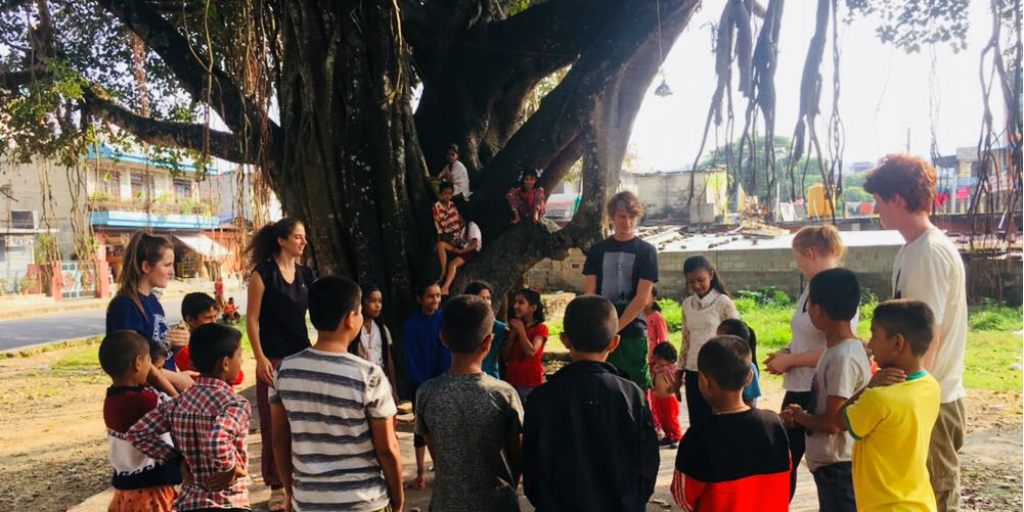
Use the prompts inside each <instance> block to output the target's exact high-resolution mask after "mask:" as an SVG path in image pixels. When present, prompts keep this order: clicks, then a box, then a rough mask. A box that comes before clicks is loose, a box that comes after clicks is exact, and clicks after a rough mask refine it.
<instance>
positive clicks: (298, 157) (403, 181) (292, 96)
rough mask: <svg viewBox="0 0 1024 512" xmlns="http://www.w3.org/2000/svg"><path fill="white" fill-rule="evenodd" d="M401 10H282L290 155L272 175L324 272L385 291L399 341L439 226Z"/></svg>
mask: <svg viewBox="0 0 1024 512" xmlns="http://www.w3.org/2000/svg"><path fill="white" fill-rule="evenodd" d="M393 5H394V4H391V3H388V2H380V3H372V4H367V3H362V4H357V3H353V2H338V3H337V4H331V3H322V2H315V1H309V0H307V1H300V0H290V1H289V2H287V3H286V4H285V6H286V7H285V10H284V12H283V13H282V24H281V38H282V46H283V51H284V56H285V58H284V59H283V67H282V77H281V83H280V89H279V100H280V107H281V127H282V130H281V131H282V133H283V137H284V143H283V147H284V151H283V157H282V165H281V168H280V169H277V170H275V172H274V173H273V176H272V179H273V186H274V189H275V190H276V191H277V193H278V195H279V196H280V199H281V204H282V205H285V207H286V213H287V214H289V215H292V216H295V217H297V218H299V219H301V220H303V221H304V223H305V225H306V230H307V234H308V237H309V242H310V246H309V247H310V252H311V256H312V257H313V259H314V264H315V267H316V268H317V270H318V272H319V273H320V274H321V275H325V274H339V275H346V276H350V277H352V278H354V279H357V280H358V281H359V282H360V283H362V284H368V283H375V284H377V285H378V286H380V287H381V289H382V290H383V291H384V299H385V309H384V316H385V318H386V319H387V323H388V324H389V327H390V328H391V331H392V332H393V333H396V335H397V334H398V333H400V332H401V329H400V326H401V320H402V319H404V318H405V317H406V316H407V315H408V314H409V313H410V311H411V309H412V307H413V304H414V303H413V292H412V289H413V284H414V283H415V282H416V281H417V280H419V279H423V278H424V277H428V276H427V273H429V272H430V271H431V270H430V269H431V266H430V263H431V262H430V261H429V260H425V258H424V255H426V254H430V244H431V243H432V240H433V226H432V224H431V220H430V218H429V214H427V216H426V217H425V216H424V214H425V212H429V211H430V208H429V199H428V197H427V186H426V182H425V180H424V176H425V167H424V162H423V156H422V154H421V153H420V149H419V144H418V142H417V139H416V131H415V129H414V128H413V118H412V112H411V110H410V107H409V104H410V103H409V98H408V97H407V96H406V95H407V94H408V91H409V87H408V78H409V73H408V66H407V63H406V57H407V54H406V48H405V47H404V44H403V42H402V39H401V37H398V36H397V34H396V32H395V31H396V30H397V27H398V25H399V24H398V18H397V13H396V10H395V8H394V7H393ZM399 343H400V341H399ZM399 348H400V345H399ZM399 359H402V358H399Z"/></svg>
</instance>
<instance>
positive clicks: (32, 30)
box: [0, 0, 1020, 316]
mask: <svg viewBox="0 0 1024 512" xmlns="http://www.w3.org/2000/svg"><path fill="white" fill-rule="evenodd" d="M1016 3H1019V2H1010V1H1005V2H1004V1H1000V0H993V2H992V5H993V7H995V8H996V9H997V11H998V12H999V14H998V15H997V16H996V17H995V19H996V21H997V25H998V24H999V20H1003V21H1002V23H1004V24H1006V25H1007V26H1012V24H1013V23H1014V16H1015V15H1016V14H1015V13H1014V11H1019V9H1013V7H1014V5H1016ZM701 4H702V2H700V1H699V0H319V1H318V0H0V138H2V139H3V143H2V144H0V153H4V154H7V155H8V156H17V157H19V158H22V159H26V158H29V157H32V156H34V155H35V156H42V157H45V158H50V159H55V160H58V161H61V162H63V163H65V164H67V165H73V164H74V163H75V162H77V161H78V159H80V158H81V156H82V155H83V154H85V151H86V150H87V148H88V147H89V146H90V145H91V144H94V143H96V141H97V140H98V139H104V140H110V139H120V138H126V137H127V138H130V139H132V140H135V141H137V142H141V143H145V144H149V145H152V146H154V147H163V148H179V149H180V150H183V151H185V152H187V153H189V154H190V155H191V156H192V157H194V158H198V159H199V160H200V161H202V160H203V159H207V158H210V157H216V158H221V159H224V160H228V161H231V162H236V163H240V164H246V165H248V166H250V167H251V168H252V169H255V174H256V178H257V179H256V181H257V182H258V183H264V184H266V185H267V186H268V187H269V189H272V190H273V191H274V192H275V193H276V195H277V196H278V197H279V198H280V201H281V204H282V206H283V208H284V211H285V213H286V214H288V215H291V216H295V217H297V218H299V219H301V220H303V221H305V223H306V226H307V230H308V233H309V238H310V242H311V244H310V250H311V253H312V254H311V256H312V258H313V263H314V265H315V266H316V267H317V268H318V270H319V272H321V273H340V274H345V275H349V276H352V277H354V278H356V279H358V280H360V281H363V282H374V283H378V284H380V285H381V286H382V288H383V289H384V290H385V294H386V297H387V299H386V300H387V301H388V307H389V308H390V309H391V311H394V312H402V311H407V310H408V307H409V306H410V303H409V302H410V300H411V297H412V294H411V292H410V289H411V287H412V284H413V283H414V282H415V281H417V280H419V279H422V278H425V277H431V274H435V273H436V272H437V269H436V267H435V265H436V264H435V262H434V259H435V258H434V257H433V256H432V254H433V253H432V245H433V241H434V236H435V235H434V228H433V225H432V221H431V217H430V204H431V202H432V200H433V199H432V192H431V191H430V187H429V185H428V177H429V176H431V175H437V174H438V173H439V172H440V170H441V167H442V165H444V163H443V162H444V160H443V158H444V157H443V155H444V151H445V149H446V148H447V147H448V145H449V144H452V143H455V144H458V145H459V146H460V147H461V148H462V151H461V158H462V161H463V162H464V163H465V164H466V166H467V167H468V169H469V171H470V176H471V179H472V183H473V195H472V200H471V201H470V202H469V203H468V205H467V207H466V208H467V209H466V211H465V213H466V214H467V216H469V217H470V218H472V219H474V220H475V221H477V222H478V224H480V226H481V227H482V229H483V232H484V240H485V244H484V250H483V251H482V254H481V256H480V257H479V258H477V259H476V260H475V261H474V262H472V263H471V264H470V265H468V266H467V267H466V268H465V270H464V271H463V272H461V273H460V279H459V281H458V282H457V283H456V286H455V288H456V289H459V288H460V283H463V282H465V281H466V280H467V279H470V278H474V277H482V278H486V279H488V280H490V281H491V282H492V283H494V284H495V285H496V287H497V288H498V289H499V290H506V289H509V288H510V287H511V286H513V284H514V283H515V282H517V280H518V279H520V278H521V276H522V275H523V274H524V272H525V271H526V270H528V269H529V268H530V267H531V266H532V265H534V264H535V263H537V262H538V261H540V260H541V259H543V258H547V257H553V258H559V257H564V254H565V253H566V251H567V250H568V249H570V248H573V247H580V248H583V249H586V248H587V247H588V246H589V245H590V244H592V243H593V242H594V241H596V240H598V239H599V238H600V237H601V235H602V233H601V230H602V225H603V211H602V210H603V208H602V205H603V204H604V202H605V199H606V198H607V197H608V196H609V195H610V194H611V193H612V192H614V190H615V188H616V187H617V185H618V174H619V170H620V167H621V165H622V161H623V157H624V154H625V152H626V146H627V142H628V140H629V136H630V131H631V128H632V125H633V122H634V119H635V117H636V114H637V111H638V109H639V107H640V104H641V101H642V100H643V98H644V96H645V94H646V93H647V91H648V89H649V87H650V85H651V84H652V81H653V80H654V78H655V77H656V76H657V74H658V71H659V68H660V66H661V64H662V60H663V58H664V55H665V53H666V52H667V51H668V49H670V48H671V47H672V45H673V43H674V42H675V40H676V38H677V36H678V35H679V34H680V33H681V32H682V31H683V30H684V29H685V28H686V27H687V24H688V22H689V21H690V20H691V18H692V17H693V15H694V13H695V11H696V10H697V9H699V8H702V5H701ZM784 4H785V2H784V0H768V1H767V2H766V3H764V4H762V3H761V2H759V1H756V0H719V1H716V2H712V3H711V5H706V6H703V8H714V9H721V10H722V15H721V18H720V23H719V24H718V25H717V26H716V27H714V29H715V31H716V34H717V35H716V37H715V41H716V48H715V52H716V54H717V62H716V66H715V69H714V70H710V69H709V70H701V69H694V70H691V74H690V75H689V76H688V77H687V80H699V79H702V78H700V77H707V78H703V79H707V80H718V83H719V88H718V90H717V92H716V94H715V97H714V98H712V108H711V111H710V112H709V113H708V117H707V123H708V124H709V125H710V123H711V122H712V121H713V120H714V121H715V123H716V124H719V123H721V122H722V117H723V111H724V107H723V106H722V104H723V95H724V96H725V97H726V98H727V99H728V105H729V107H728V108H729V110H730V112H731V105H732V99H731V94H732V91H733V90H734V86H733V77H734V76H735V77H736V79H737V82H738V91H739V92H740V93H741V94H742V96H743V97H745V98H746V101H747V102H748V105H749V106H748V108H747V111H746V115H745V116H744V119H745V120H746V121H745V123H744V124H745V127H744V129H743V133H744V135H745V136H746V139H745V140H748V141H751V142H750V144H753V142H752V141H755V140H763V141H766V143H768V144H770V143H771V141H773V140H774V137H773V136H772V134H773V133H774V132H775V127H774V123H775V121H774V119H775V97H776V95H777V94H800V97H801V104H800V124H799V125H798V126H797V129H796V130H795V132H794V135H795V140H796V141H797V144H798V145H799V147H797V148H794V149H793V150H794V151H801V152H802V151H805V148H809V149H807V150H806V151H816V152H817V154H818V155H819V157H821V158H819V161H822V162H832V163H831V164H830V167H831V168H826V167H825V166H822V168H821V169H820V171H821V172H822V173H823V174H825V175H828V176H830V177H831V178H833V179H834V178H835V163H834V162H835V161H836V160H837V158H836V157H835V155H833V156H832V157H831V158H828V157H825V156H824V155H823V151H825V150H823V149H822V146H824V147H825V148H826V150H827V149H828V148H829V147H832V146H834V147H835V148H836V149H838V150H839V152H840V154H841V130H840V131H837V132H835V133H833V132H832V131H831V130H829V136H828V137H821V139H824V142H819V138H818V137H817V136H816V135H815V132H814V126H815V124H816V121H815V120H816V116H817V115H818V112H819V110H820V108H819V105H818V103H819V101H818V98H819V95H820V92H821V89H822V86H823V85H822V84H823V82H825V80H824V79H823V78H822V75H821V72H820V67H821V62H822V60H823V59H824V58H826V47H827V46H826V43H827V42H828V41H829V40H830V39H831V41H832V43H833V45H835V44H836V42H837V38H836V37H835V34H836V31H837V30H838V25H840V24H841V21H840V14H839V11H840V9H843V10H845V11H846V12H845V13H844V14H843V16H846V15H848V14H857V13H865V12H873V11H877V12H880V13H881V14H882V15H881V16H880V17H879V18H880V19H881V20H882V21H881V22H880V23H881V26H880V29H879V34H880V36H881V37H882V38H883V39H887V40H889V41H892V42H893V43H894V44H896V45H899V46H901V47H903V48H905V49H908V50H911V51H912V50H914V49H915V47H919V46H920V45H921V44H928V43H932V44H935V43H939V42H943V41H952V42H953V44H958V43H957V41H960V40H962V38H963V36H964V34H965V31H966V15H965V8H964V6H965V4H966V2H965V0H930V1H918V0H915V1H906V2H904V1H896V0H845V1H844V2H842V3H840V2H839V1H838V0H818V1H817V2H813V3H812V2H799V3H798V4H797V5H792V3H791V6H790V8H797V9H812V8H814V9H817V17H816V20H817V24H816V31H815V35H814V38H813V39H812V40H811V41H809V42H808V44H809V46H808V48H809V50H808V53H807V57H806V66H805V69H804V74H803V79H802V86H801V88H800V90H799V91H781V92H780V91H776V90H775V87H774V74H775V68H776V57H777V42H778V38H779V32H780V30H781V29H782V28H784V27H782V26H781V22H782V12H783V7H784ZM1004 4H1005V5H1004ZM1010 4H1014V5H1010ZM1016 20H1017V25H1018V26H1019V18H1016ZM830 27H831V29H830ZM830 30H831V32H830ZM1018 32H1019V30H1018ZM830 34H831V37H830ZM1003 39H1006V38H1005V37H1004V38H1003ZM1017 41H1019V38H1018V39H1017ZM838 53H839V49H838V48H837V47H833V56H834V57H835V58H836V59H838ZM995 53H996V54H997V55H996V56H997V57H998V58H1000V59H1001V58H1002V57H1003V56H1004V54H1005V55H1009V56H1011V57H1015V58H1016V62H1017V63H1019V61H1020V58H1019V55H1020V50H1019V42H1018V43H1017V45H1016V46H1015V47H1013V48H1011V51H1003V50H1001V49H1000V48H999V47H998V45H997V51H996V52H995ZM1000 65H1002V64H1000ZM1017 65H1018V66H1019V64H1017ZM1004 67H1005V66H1004ZM1016 69H1019V67H1018V68H1016ZM1018 74H1019V73H1008V74H1004V75H1003V77H1004V79H1005V76H1011V77H1016V76H1018ZM832 85H833V87H838V77H836V79H835V80H834V83H833V84H832ZM1004 85H1005V84H1004ZM1018 87H1019V86H1018ZM676 88H677V93H679V92H680V91H679V89H681V87H680V86H679V85H678V84H677V86H676ZM417 91H418V92H419V97H418V101H417V102H416V107H415V108H414V106H413V105H414V99H413V95H414V92H417ZM542 93H543V94H542ZM684 93H685V92H684ZM541 97H542V98H543V99H540V98H541ZM1013 110H1014V111H1016V109H1013ZM835 115H836V113H835V112H833V116H834V117H835ZM729 117H730V118H731V115H730V116H729ZM835 120H838V118H835ZM703 121H704V120H703V119H700V120H696V122H698V123H699V122H703ZM1019 122H1020V120H1019V119H1017V120H1016V126H1017V127H1018V128H1017V132H1016V133H1017V134H1019V133H1020V131H1019ZM757 127H760V130H763V133H765V134H767V136H764V137H760V138H757V137H749V136H748V134H749V133H751V131H752V130H756V129H757ZM836 130H839V128H838V127H837V128H836ZM808 131H809V136H808V135H805V132H808ZM1018 147H1019V146H1018ZM741 153H742V151H741ZM753 154H756V152H754V151H750V152H749V153H748V157H747V158H748V159H750V158H751V157H750V156H749V155H753ZM760 154H766V155H769V157H771V155H773V151H771V150H767V151H763V150H762V151H760ZM698 159H699V156H698ZM574 166H575V167H576V168H577V169H580V168H581V169H582V171H580V176H581V181H582V202H581V204H580V207H579V209H578V211H577V213H576V214H575V217H574V218H573V219H572V221H571V222H569V223H568V225H566V226H564V227H563V228H562V229H554V227H553V226H551V225H547V224H540V225H531V224H530V223H523V224H519V225H516V226H511V225H510V223H509V219H510V214H509V212H508V208H507V207H506V206H505V202H504V199H503V197H504V194H505V193H506V191H507V190H508V189H509V188H510V187H512V186H514V185H515V183H516V181H517V178H518V176H519V174H520V172H521V171H523V170H524V169H532V168H538V169H543V171H544V172H543V176H542V178H541V185H543V186H545V187H547V188H548V189H550V188H552V187H553V186H554V185H556V184H558V183H559V182H560V181H561V180H563V178H565V177H566V175H567V173H569V172H570V170H571V169H573V168H574ZM736 168H737V169H741V170H742V169H743V168H744V164H743V156H742V154H741V155H739V164H738V165H737V166H736ZM749 168H750V169H753V168H755V166H753V165H749ZM757 168H765V169H774V168H775V166H774V165H769V166H759V167H757ZM745 179H748V180H755V181H756V180H757V179H767V180H775V179H780V178H779V176H776V173H775V171H771V172H770V173H768V175H766V176H763V177H758V176H757V175H756V173H750V174H749V175H747V176H745ZM392 316H398V315H392Z"/></svg>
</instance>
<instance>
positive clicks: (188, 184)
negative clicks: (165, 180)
mask: <svg viewBox="0 0 1024 512" xmlns="http://www.w3.org/2000/svg"><path fill="white" fill-rule="evenodd" d="M174 195H175V196H177V197H178V199H192V180H190V179H186V178H175V179H174Z"/></svg>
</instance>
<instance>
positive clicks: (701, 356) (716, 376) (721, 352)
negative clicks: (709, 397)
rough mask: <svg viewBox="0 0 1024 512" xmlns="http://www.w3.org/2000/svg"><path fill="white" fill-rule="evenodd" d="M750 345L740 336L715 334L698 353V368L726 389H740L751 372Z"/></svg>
mask: <svg viewBox="0 0 1024 512" xmlns="http://www.w3.org/2000/svg"><path fill="white" fill-rule="evenodd" d="M750 361H751V359H750V347H748V346H747V342H745V341H743V339H741V338H740V337H739V336H731V335H724V336H715V337H714V338H711V339H710V340H708V342H707V343H705V344H704V346H702V347H701V348H700V352H698V353H697V370H698V371H700V372H701V373H703V374H704V375H706V376H707V377H708V378H709V379H711V380H713V381H715V383H716V384H718V387H720V388H722V389H724V390H726V391H739V390H741V389H743V386H745V385H746V383H747V375H748V374H749V373H750Z"/></svg>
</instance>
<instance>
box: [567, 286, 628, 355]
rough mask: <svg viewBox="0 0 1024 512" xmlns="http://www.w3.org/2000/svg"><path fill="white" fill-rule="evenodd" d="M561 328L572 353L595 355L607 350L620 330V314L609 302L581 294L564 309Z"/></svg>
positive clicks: (600, 297)
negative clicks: (567, 339) (573, 351)
mask: <svg viewBox="0 0 1024 512" xmlns="http://www.w3.org/2000/svg"><path fill="white" fill-rule="evenodd" d="M562 325H563V332H564V333H565V337H567V338H569V343H570V344H571V345H572V348H573V350H575V351H577V352H587V353H595V354H596V353H601V352H604V351H605V350H608V345H610V344H611V342H612V338H614V337H615V334H616V333H617V332H618V331H619V314H618V313H616V312H615V306H614V305H612V303H611V301H609V300H608V299H606V298H604V297H602V296H600V295H581V296H579V297H576V298H575V299H573V300H572V302H570V303H569V305H568V306H566V307H565V318H564V319H563V321H562Z"/></svg>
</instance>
